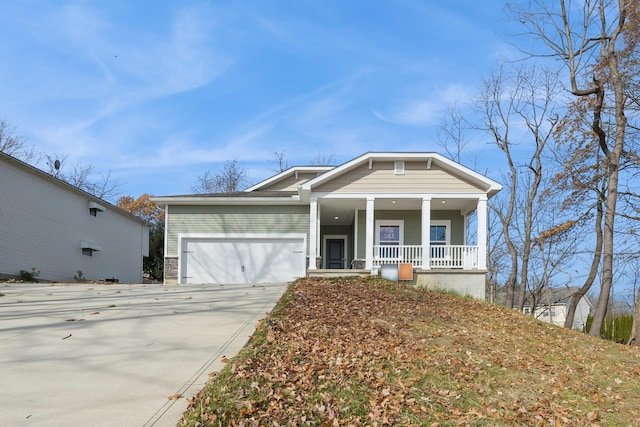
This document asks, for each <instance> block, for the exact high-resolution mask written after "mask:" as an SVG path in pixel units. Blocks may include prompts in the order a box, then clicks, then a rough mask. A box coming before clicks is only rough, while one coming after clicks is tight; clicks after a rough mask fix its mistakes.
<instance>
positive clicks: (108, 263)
mask: <svg viewBox="0 0 640 427" xmlns="http://www.w3.org/2000/svg"><path fill="white" fill-rule="evenodd" d="M148 254H149V227H148V224H147V223H146V222H145V221H143V220H141V219H139V218H137V217H136V216H134V215H132V214H130V213H129V212H127V211H124V210H122V209H120V208H118V207H116V206H114V205H112V204H110V203H107V202H106V201H104V200H102V199H99V198H97V197H95V196H93V195H91V194H89V193H87V192H85V191H83V190H80V189H79V188H77V187H74V186H72V185H70V184H68V183H66V182H65V181H62V180H60V179H58V178H56V177H54V176H52V175H50V174H48V173H45V172H43V171H41V170H40V169H37V168H35V167H33V166H30V165H28V164H26V163H24V162H22V161H20V160H18V159H16V158H14V157H11V156H9V155H7V154H5V153H0V277H5V278H7V277H19V276H20V271H21V270H23V271H26V272H28V273H30V274H33V273H36V276H37V279H39V280H46V281H59V282H73V281H76V279H85V280H105V279H116V280H118V281H120V282H127V283H141V282H142V259H143V257H144V256H148Z"/></svg>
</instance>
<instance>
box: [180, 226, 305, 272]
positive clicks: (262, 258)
mask: <svg viewBox="0 0 640 427" xmlns="http://www.w3.org/2000/svg"><path fill="white" fill-rule="evenodd" d="M305 264H306V256H305V240H304V237H272V236H269V237H266V236H265V237H255V236H248V237H243V236H240V237H237V236H236V237H215V238H214V237H209V238H207V237H202V238H183V239H182V267H181V269H182V274H181V277H182V280H181V283H267V282H287V281H291V280H293V279H295V278H298V277H303V276H304V275H305Z"/></svg>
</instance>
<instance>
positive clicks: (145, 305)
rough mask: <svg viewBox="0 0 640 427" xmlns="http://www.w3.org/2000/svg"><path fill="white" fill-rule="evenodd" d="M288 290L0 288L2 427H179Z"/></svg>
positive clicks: (228, 287) (268, 287)
mask: <svg viewBox="0 0 640 427" xmlns="http://www.w3.org/2000/svg"><path fill="white" fill-rule="evenodd" d="M285 290H286V284H270V285H255V286H252V285H225V286H221V285H174V286H170V285H122V284H116V285H100V284H56V285H47V284H4V283H0V293H3V294H5V296H3V297H0V426H3V427H7V426H11V427H12V426H121V427H128V426H175V425H176V423H177V422H178V420H179V419H180V416H181V414H182V412H183V411H184V410H185V409H186V407H187V401H186V398H187V397H191V396H193V395H195V394H196V393H197V392H198V391H199V390H200V389H201V388H202V387H203V386H204V384H205V382H206V381H207V380H208V378H209V376H208V374H209V373H210V372H212V371H219V370H220V369H221V368H222V366H223V364H222V362H221V359H222V358H223V357H224V356H227V357H231V356H234V355H235V354H237V352H238V351H239V350H240V349H241V348H242V347H243V346H244V345H245V344H246V342H247V340H248V339H249V336H250V335H251V334H252V333H253V332H254V330H255V326H256V325H257V323H258V321H259V320H260V319H262V318H264V317H265V315H266V313H268V312H270V311H271V310H272V309H273V307H274V305H275V303H276V302H277V301H278V299H279V298H280V297H281V296H282V294H283V293H284V291H285ZM178 393H180V394H182V395H183V396H184V397H182V398H180V399H177V400H169V399H168V397H169V396H172V395H175V394H178Z"/></svg>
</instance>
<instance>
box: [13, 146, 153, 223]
mask: <svg viewBox="0 0 640 427" xmlns="http://www.w3.org/2000/svg"><path fill="white" fill-rule="evenodd" d="M0 159H2V160H5V161H6V162H7V163H10V164H13V165H14V166H16V167H18V168H20V169H22V170H25V171H27V172H29V173H31V174H33V175H35V176H37V177H39V178H42V179H44V180H46V181H49V182H50V183H52V184H54V185H57V186H58V187H62V188H63V189H65V190H69V191H71V192H73V193H76V194H78V195H80V196H83V197H87V198H88V199H89V201H92V202H95V203H98V204H101V205H107V206H109V208H110V209H111V210H113V211H115V212H116V213H118V214H120V215H123V216H126V217H129V218H130V219H133V220H135V221H137V222H140V223H142V224H144V225H147V226H148V225H149V223H148V222H147V221H145V220H144V219H142V218H138V217H137V216H135V215H134V214H132V213H131V212H129V211H127V210H125V209H122V208H119V207H118V206H116V205H114V204H113V203H110V202H107V201H106V200H104V199H101V198H100V197H97V196H95V195H93V194H91V193H89V192H87V191H85V190H83V189H81V188H78V187H76V186H74V185H71V184H69V183H68V182H66V181H64V180H62V179H60V178H56V177H55V176H53V175H51V174H48V173H47V172H45V171H43V170H41V169H38V168H36V167H35V166H32V165H30V164H28V163H25V162H23V161H22V160H20V159H17V158H15V157H13V156H10V155H8V154H6V153H3V152H0Z"/></svg>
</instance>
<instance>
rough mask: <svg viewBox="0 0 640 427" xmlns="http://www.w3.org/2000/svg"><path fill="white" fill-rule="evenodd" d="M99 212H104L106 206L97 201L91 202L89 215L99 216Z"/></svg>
mask: <svg viewBox="0 0 640 427" xmlns="http://www.w3.org/2000/svg"><path fill="white" fill-rule="evenodd" d="M98 212H104V206H102V205H100V204H98V203H96V202H89V215H91V216H98Z"/></svg>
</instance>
